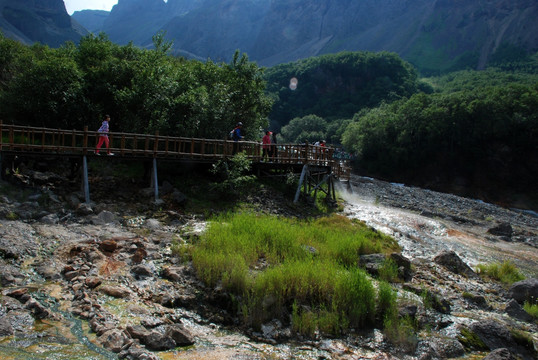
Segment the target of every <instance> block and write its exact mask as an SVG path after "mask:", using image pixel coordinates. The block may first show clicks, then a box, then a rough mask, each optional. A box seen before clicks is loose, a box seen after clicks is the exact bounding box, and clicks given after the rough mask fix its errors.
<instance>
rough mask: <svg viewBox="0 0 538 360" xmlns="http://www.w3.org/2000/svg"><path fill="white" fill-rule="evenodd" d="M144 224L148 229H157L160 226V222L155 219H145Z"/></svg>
mask: <svg viewBox="0 0 538 360" xmlns="http://www.w3.org/2000/svg"><path fill="white" fill-rule="evenodd" d="M144 225H145V226H146V227H147V228H148V229H150V230H158V229H160V228H161V222H160V221H159V220H157V219H147V220H146V221H145V222H144Z"/></svg>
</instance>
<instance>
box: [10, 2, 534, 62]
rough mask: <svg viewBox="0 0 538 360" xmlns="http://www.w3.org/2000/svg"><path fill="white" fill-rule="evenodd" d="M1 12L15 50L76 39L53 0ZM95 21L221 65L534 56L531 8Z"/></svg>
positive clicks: (212, 12) (451, 6) (310, 5)
mask: <svg viewBox="0 0 538 360" xmlns="http://www.w3.org/2000/svg"><path fill="white" fill-rule="evenodd" d="M0 8H1V9H2V16H1V17H0V26H1V28H2V30H3V31H4V33H6V32H10V34H11V35H12V36H11V37H15V38H19V39H20V40H21V41H24V42H33V41H42V42H45V43H47V44H49V45H52V46H56V45H58V44H59V43H61V41H60V40H61V39H63V38H62V37H61V36H59V35H57V34H56V33H57V32H59V31H60V30H59V29H62V31H64V32H65V31H68V30H67V29H70V30H69V31H71V32H75V35H73V34H71V35H69V36H71V37H69V36H67V39H73V38H76V37H77V36H80V35H78V33H79V32H77V31H78V29H77V28H76V26H75V23H73V22H71V28H70V25H69V19H67V14H66V13H65V9H64V8H63V4H62V1H61V0H47V1H37V0H23V1H16V0H0ZM94 15H95V14H94V12H83V13H81V14H77V16H76V19H77V21H80V22H81V23H82V24H84V25H85V26H86V27H87V28H91V31H93V32H99V31H105V32H106V33H107V34H108V36H109V37H110V39H111V40H112V41H114V42H117V43H120V44H126V43H128V42H130V41H132V42H133V43H134V44H135V45H139V46H151V44H152V40H151V39H152V37H153V35H155V34H156V33H158V32H159V31H165V32H166V36H167V38H168V39H169V40H173V42H174V49H175V51H176V52H177V53H178V54H182V55H185V56H188V57H195V58H201V59H207V58H211V59H213V60H218V61H220V60H222V61H229V60H230V59H231V57H232V56H233V53H234V52H235V50H237V49H239V50H240V51H241V52H245V53H247V54H248V55H249V58H250V59H251V60H254V61H256V62H258V64H260V65H263V66H273V65H276V64H280V63H284V62H289V61H295V60H298V59H301V58H306V57H310V56H316V55H321V54H326V53H334V52H339V51H344V50H349V51H357V50H370V51H382V50H386V51H392V52H396V53H398V54H399V55H400V56H402V57H403V58H404V59H406V60H408V61H410V62H411V63H413V64H415V65H416V66H417V67H419V68H420V69H423V70H424V69H425V70H429V71H439V70H450V69H453V68H463V67H474V68H478V69H481V68H483V67H485V66H486V64H487V63H488V61H489V60H490V59H491V56H492V54H494V53H495V52H496V51H497V50H498V49H499V47H501V46H503V45H506V44H509V45H511V46H515V47H517V48H520V49H524V50H526V51H536V50H537V49H538V22H537V21H536V19H537V18H538V2H536V1H534V0H512V1H510V0H484V1H480V2H475V1H463V0H361V1H353V0H317V1H312V0H168V1H167V2H164V1H163V0H119V3H118V4H117V5H116V6H115V7H114V8H113V9H112V11H111V12H110V14H109V15H108V16H107V17H106V19H104V20H103V19H102V18H101V19H100V21H101V23H102V25H99V24H98V25H96V23H95V16H94ZM92 17H93V18H92ZM54 34H56V35H57V36H53V35H54ZM62 36H63V37H64V38H65V37H66V35H65V34H62Z"/></svg>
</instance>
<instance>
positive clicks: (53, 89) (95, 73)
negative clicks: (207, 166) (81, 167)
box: [0, 34, 271, 138]
mask: <svg viewBox="0 0 538 360" xmlns="http://www.w3.org/2000/svg"><path fill="white" fill-rule="evenodd" d="M154 46H155V49H154V50H145V49H140V48H138V47H135V46H133V45H132V44H129V45H125V46H119V45H116V44H114V43H112V42H111V41H109V40H108V38H107V37H106V35H104V34H100V35H99V36H93V35H89V36H86V37H84V38H82V39H81V41H80V43H79V44H78V45H75V44H73V43H66V44H65V45H64V46H63V47H61V48H59V49H51V48H49V47H47V46H42V45H33V46H31V47H27V46H23V45H20V44H19V43H18V42H16V41H14V40H10V39H7V38H5V37H4V36H2V35H0V50H1V51H0V119H2V120H3V121H4V122H10V123H16V124H20V125H34V126H46V127H52V128H57V127H59V128H67V129H71V128H72V129H80V130H81V129H82V128H83V127H84V126H85V125H87V126H89V128H90V129H96V128H98V127H99V124H100V122H101V120H102V118H103V116H104V114H110V115H111V117H112V122H111V128H112V130H113V131H125V132H138V133H147V132H154V131H156V130H159V131H160V132H161V134H167V135H176V136H192V137H206V138H224V137H225V136H226V135H227V134H228V132H229V131H230V129H232V128H233V126H234V125H235V123H236V122H238V121H242V122H243V123H244V124H245V125H244V129H245V131H246V135H247V138H249V137H250V138H254V137H257V135H258V129H259V128H260V127H263V126H265V125H266V118H267V114H268V112H269V110H270V108H271V101H270V100H269V98H268V97H267V96H266V95H265V94H264V90H265V83H264V80H263V78H262V69H261V68H259V67H258V66H256V65H255V64H254V63H251V62H249V60H248V58H247V56H246V55H245V54H243V55H240V54H239V53H238V52H236V53H235V56H234V58H233V60H232V61H231V62H230V63H229V64H223V63H218V64H217V63H213V62H211V61H206V62H200V61H194V60H192V61H186V60H184V59H182V58H175V57H173V56H170V55H169V51H170V48H171V44H170V43H167V42H165V41H164V37H163V34H158V35H156V36H155V37H154Z"/></svg>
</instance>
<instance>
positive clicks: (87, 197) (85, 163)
mask: <svg viewBox="0 0 538 360" xmlns="http://www.w3.org/2000/svg"><path fill="white" fill-rule="evenodd" d="M82 172H83V174H82V181H83V186H84V201H85V202H86V204H89V203H90V185H89V181H88V161H87V160H86V155H82Z"/></svg>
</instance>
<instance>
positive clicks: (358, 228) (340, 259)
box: [191, 213, 398, 336]
mask: <svg viewBox="0 0 538 360" xmlns="http://www.w3.org/2000/svg"><path fill="white" fill-rule="evenodd" d="M396 249H398V245H397V243H396V242H395V241H394V239H392V238H390V237H388V236H385V235H382V234H380V233H378V232H375V231H373V230H371V229H369V228H368V227H367V226H366V225H365V224H364V223H361V222H359V221H356V220H350V219H348V218H346V217H344V216H338V215H332V216H329V217H323V218H319V219H315V220H312V219H311V220H294V219H283V218H277V217H274V216H268V215H254V214H248V213H243V214H233V215H230V214H226V215H220V216H217V217H215V218H214V219H213V220H212V221H211V222H210V224H209V226H208V229H207V230H206V232H205V233H204V234H203V235H202V236H201V238H200V240H199V242H198V243H197V244H195V246H193V247H192V249H191V256H192V260H193V265H194V267H195V269H196V271H197V274H198V276H199V278H200V279H201V280H203V281H204V282H205V283H206V284H207V285H208V286H217V285H219V286H221V287H222V288H224V289H225V290H227V291H229V292H230V293H232V295H233V297H234V298H235V299H238V302H239V303H238V304H237V305H238V306H237V308H238V309H239V311H240V312H241V313H242V318H243V320H244V322H245V325H249V326H255V327H259V326H260V325H261V324H263V323H264V322H266V321H269V320H272V319H274V318H278V319H281V320H282V321H284V322H287V321H289V319H290V318H291V321H292V328H293V329H295V331H297V332H298V333H300V334H303V335H307V336H312V335H313V334H314V333H316V332H322V333H327V334H337V333H340V332H341V331H342V330H344V329H345V328H348V327H349V328H361V327H363V326H370V325H372V324H373V322H374V319H375V316H376V312H377V313H379V314H385V313H386V312H388V311H389V309H393V308H394V307H395V302H396V297H395V296H392V293H391V292H390V291H389V290H388V288H387V286H388V285H383V286H382V287H380V289H381V290H376V288H375V287H374V285H373V283H372V280H371V278H370V277H369V276H368V275H367V274H366V272H365V271H363V270H362V269H359V268H358V267H357V260H358V257H359V255H361V254H369V253H378V252H388V251H394V250H396ZM376 304H381V305H378V307H377V308H376Z"/></svg>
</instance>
